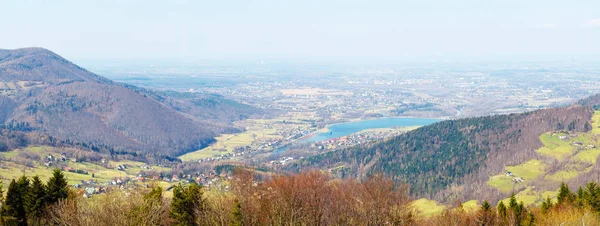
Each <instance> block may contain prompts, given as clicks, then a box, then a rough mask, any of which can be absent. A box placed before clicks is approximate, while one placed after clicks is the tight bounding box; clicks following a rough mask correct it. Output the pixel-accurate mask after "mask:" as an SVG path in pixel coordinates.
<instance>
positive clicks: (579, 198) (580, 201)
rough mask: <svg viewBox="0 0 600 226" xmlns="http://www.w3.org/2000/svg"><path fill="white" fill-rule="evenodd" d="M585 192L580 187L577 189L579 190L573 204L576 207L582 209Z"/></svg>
mask: <svg viewBox="0 0 600 226" xmlns="http://www.w3.org/2000/svg"><path fill="white" fill-rule="evenodd" d="M584 196H585V192H584V191H583V188H582V187H579V189H577V199H576V202H575V204H576V205H577V207H580V208H581V207H583V204H584V203H585V197H584Z"/></svg>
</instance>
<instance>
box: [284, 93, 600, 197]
mask: <svg viewBox="0 0 600 226" xmlns="http://www.w3.org/2000/svg"><path fill="white" fill-rule="evenodd" d="M599 103H600V96H599V95H596V96H593V97H590V98H588V99H585V100H582V101H580V102H579V103H578V104H574V105H572V106H567V107H561V108H552V109H543V110H537V111H533V112H527V113H521V114H510V115H497V116H486V117H477V118H466V119H458V120H448V121H442V122H438V123H435V124H432V125H429V126H424V127H421V128H418V129H416V130H413V131H410V132H407V133H405V134H403V135H400V136H397V137H394V138H392V139H389V140H386V141H382V142H378V143H374V144H368V145H359V146H355V147H352V148H348V149H344V150H340V151H333V152H328V153H323V154H319V155H315V156H312V157H308V158H304V159H303V160H300V161H298V162H297V163H295V164H293V165H290V166H289V170H292V171H298V170H301V169H306V168H321V169H329V170H331V171H332V172H333V173H335V174H338V175H339V176H342V177H359V178H360V177H364V176H366V175H369V174H373V173H383V174H385V175H387V176H389V177H391V178H393V179H394V180H395V181H399V182H400V181H401V182H408V183H409V184H410V185H411V191H412V193H413V194H415V195H418V196H427V197H432V196H435V195H436V194H437V195H439V196H437V197H438V198H439V197H440V196H442V195H445V194H449V192H446V193H445V192H444V190H445V189H447V188H449V187H450V186H451V185H453V186H452V187H454V188H456V187H459V188H460V191H461V192H463V193H473V192H476V191H478V190H480V189H481V188H477V187H476V186H477V184H481V182H485V181H487V180H488V178H489V174H490V172H498V171H503V168H504V166H506V165H517V164H519V163H522V162H523V161H525V160H526V159H528V158H529V157H530V156H531V155H535V150H536V149H538V148H540V147H541V146H542V143H541V142H540V140H539V136H540V135H541V134H542V133H544V132H548V131H553V130H570V131H587V130H590V129H591V125H590V123H589V122H588V121H590V119H591V117H592V115H593V107H594V106H596V105H598V104H599ZM466 182H468V183H466ZM462 185H464V186H462ZM451 193H457V191H453V192H451ZM467 196H468V195H467Z"/></svg>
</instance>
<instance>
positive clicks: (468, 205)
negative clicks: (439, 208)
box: [462, 200, 479, 212]
mask: <svg viewBox="0 0 600 226" xmlns="http://www.w3.org/2000/svg"><path fill="white" fill-rule="evenodd" d="M462 207H463V209H464V210H465V211H470V212H474V211H477V210H479V201H477V200H469V201H467V202H464V203H463V204H462Z"/></svg>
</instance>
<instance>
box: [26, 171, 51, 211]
mask: <svg viewBox="0 0 600 226" xmlns="http://www.w3.org/2000/svg"><path fill="white" fill-rule="evenodd" d="M26 198H27V199H26V200H25V201H26V204H27V205H26V206H25V208H26V210H27V215H28V216H29V217H30V218H31V219H32V220H34V221H37V220H39V219H40V218H41V217H42V216H43V214H44V209H45V207H46V187H45V186H44V184H43V183H42V181H41V180H40V177H38V176H34V177H33V179H32V181H31V187H30V189H29V193H28V195H27V197H26Z"/></svg>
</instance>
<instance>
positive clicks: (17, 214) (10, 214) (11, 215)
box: [1, 179, 27, 226]
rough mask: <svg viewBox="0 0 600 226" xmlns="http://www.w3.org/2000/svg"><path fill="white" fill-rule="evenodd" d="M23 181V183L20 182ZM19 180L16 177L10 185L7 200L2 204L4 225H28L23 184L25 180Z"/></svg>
mask: <svg viewBox="0 0 600 226" xmlns="http://www.w3.org/2000/svg"><path fill="white" fill-rule="evenodd" d="M19 182H21V184H20V183H19ZM19 182H17V181H15V180H14V179H13V180H12V181H11V182H10V185H9V186H8V192H7V193H6V202H5V203H4V205H2V214H1V215H2V216H3V219H2V221H3V222H2V223H3V224H4V225H19V226H20V225H27V213H26V212H25V207H24V205H23V204H24V202H23V196H24V195H23V192H22V191H21V188H22V187H21V185H22V184H23V183H24V181H21V179H19Z"/></svg>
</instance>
